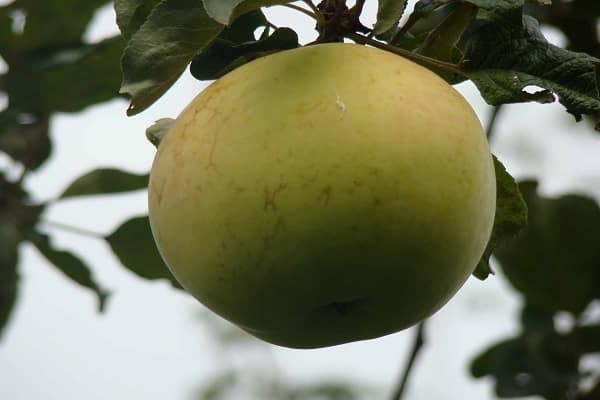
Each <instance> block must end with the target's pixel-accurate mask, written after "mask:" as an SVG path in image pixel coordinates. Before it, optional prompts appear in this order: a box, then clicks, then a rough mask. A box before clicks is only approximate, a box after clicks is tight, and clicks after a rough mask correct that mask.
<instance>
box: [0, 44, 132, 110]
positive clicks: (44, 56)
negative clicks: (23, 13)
mask: <svg viewBox="0 0 600 400" xmlns="http://www.w3.org/2000/svg"><path fill="white" fill-rule="evenodd" d="M123 48H124V42H123V40H122V39H121V38H120V37H113V38H109V39H106V40H103V41H101V42H99V43H96V44H92V45H87V44H75V45H73V46H70V47H59V48H56V49H53V50H52V51H50V52H48V51H40V52H33V53H30V54H29V55H28V57H29V61H30V62H28V63H26V64H20V65H19V67H18V68H12V67H11V68H10V69H9V72H8V74H7V78H6V85H5V86H6V93H7V94H8V96H9V100H10V105H11V106H12V107H14V108H15V109H18V110H24V111H27V112H28V113H39V114H50V113H51V112H55V111H63V112H77V111H81V110H83V109H84V108H86V107H88V106H91V105H93V104H97V103H100V102H103V101H107V100H110V99H113V98H115V97H117V96H118V95H119V93H118V92H119V85H120V78H121V69H120V65H119V61H120V57H121V53H122V51H123Z"/></svg>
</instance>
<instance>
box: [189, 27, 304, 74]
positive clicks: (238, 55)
mask: <svg viewBox="0 0 600 400" xmlns="http://www.w3.org/2000/svg"><path fill="white" fill-rule="evenodd" d="M298 46H299V44H298V35H297V34H296V32H294V31H293V30H291V29H289V28H278V29H276V30H275V31H274V32H273V33H272V34H271V35H270V36H268V37H266V38H264V39H261V40H257V41H253V42H246V43H241V44H236V43H232V42H229V41H225V40H216V41H215V43H213V44H212V45H211V46H210V47H209V48H208V49H206V51H204V52H202V53H201V54H200V55H198V57H196V58H195V59H194V61H193V62H192V65H191V67H190V70H191V73H192V75H193V76H194V77H195V78H196V79H199V80H208V79H217V78H219V77H221V76H223V75H224V74H226V73H227V72H230V71H232V70H233V69H235V68H237V67H239V66H241V65H243V64H246V63H247V62H249V61H252V60H254V59H256V58H259V57H263V56H265V55H268V54H272V53H275V52H278V51H281V50H288V49H293V48H296V47H298Z"/></svg>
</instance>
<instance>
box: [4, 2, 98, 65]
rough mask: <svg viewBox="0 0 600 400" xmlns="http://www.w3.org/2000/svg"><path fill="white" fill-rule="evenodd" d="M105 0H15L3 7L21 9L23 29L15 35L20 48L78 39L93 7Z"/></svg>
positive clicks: (63, 43)
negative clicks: (23, 16)
mask: <svg viewBox="0 0 600 400" xmlns="http://www.w3.org/2000/svg"><path fill="white" fill-rule="evenodd" d="M108 3H109V0H86V1H81V0H45V1H40V0H16V1H14V2H12V3H11V4H9V5H7V6H5V7H4V8H5V10H7V11H9V12H12V11H15V10H19V11H22V12H23V13H24V15H25V26H24V31H23V33H22V34H21V35H18V36H17V35H15V37H16V42H17V44H18V47H19V49H20V50H25V49H32V48H40V47H49V46H63V45H66V44H67V45H68V44H73V43H79V42H80V41H81V38H82V36H83V34H84V33H85V32H86V30H87V27H88V24H89V23H90V21H91V20H92V18H93V17H94V15H95V13H96V10H97V9H98V8H100V7H101V6H103V5H105V4H108ZM11 25H12V24H11ZM11 25H9V26H11ZM0 53H1V51H0ZM7 61H9V63H10V60H7Z"/></svg>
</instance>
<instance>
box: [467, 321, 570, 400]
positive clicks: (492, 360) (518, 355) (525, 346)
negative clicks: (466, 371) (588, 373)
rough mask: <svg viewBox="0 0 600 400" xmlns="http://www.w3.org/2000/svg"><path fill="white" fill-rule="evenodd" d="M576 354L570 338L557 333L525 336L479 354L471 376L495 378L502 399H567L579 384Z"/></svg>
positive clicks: (473, 363)
mask: <svg viewBox="0 0 600 400" xmlns="http://www.w3.org/2000/svg"><path fill="white" fill-rule="evenodd" d="M573 350H574V349H573V348H572V347H571V346H570V343H569V340H568V338H566V337H562V336H560V335H558V334H557V333H554V332H553V333H550V334H547V335H543V336H540V335H539V334H537V333H527V332H525V333H524V334H523V335H522V336H519V337H516V338H513V339H509V340H506V341H503V342H501V343H498V344H496V345H494V346H493V347H491V348H489V349H488V350H486V351H485V352H484V353H482V354H480V355H479V356H478V357H477V358H475V360H473V362H472V364H471V374H472V375H473V376H474V377H476V378H482V377H484V376H487V375H491V376H493V377H494V379H495V390H496V394H497V395H498V396H499V397H503V398H504V397H510V398H512V397H525V396H535V395H540V396H543V397H544V398H545V399H548V400H562V399H567V398H570V396H569V395H568V393H570V392H571V391H572V390H573V387H576V384H577V380H578V374H577V369H578V360H579V357H578V356H577V354H576V353H575V352H574V351H573Z"/></svg>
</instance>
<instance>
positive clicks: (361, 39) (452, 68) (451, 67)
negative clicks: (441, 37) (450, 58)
mask: <svg viewBox="0 0 600 400" xmlns="http://www.w3.org/2000/svg"><path fill="white" fill-rule="evenodd" d="M346 37H347V38H348V39H352V40H354V41H355V42H356V43H360V44H368V45H370V46H373V47H376V48H378V49H381V50H385V51H388V52H390V53H394V54H396V55H399V56H402V57H404V58H408V59H409V60H412V61H414V62H416V63H418V64H421V65H430V66H432V67H438V68H441V69H444V70H446V71H449V72H453V73H455V74H458V75H461V76H464V72H463V70H462V69H461V68H460V65H458V64H452V63H449V62H445V61H440V60H436V59H435V58H431V57H427V56H423V55H421V54H417V53H413V52H411V51H408V50H405V49H402V48H400V47H396V46H390V45H389V44H386V43H383V42H379V41H377V40H374V39H372V38H369V37H366V36H362V35H359V34H357V33H348V34H346Z"/></svg>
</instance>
